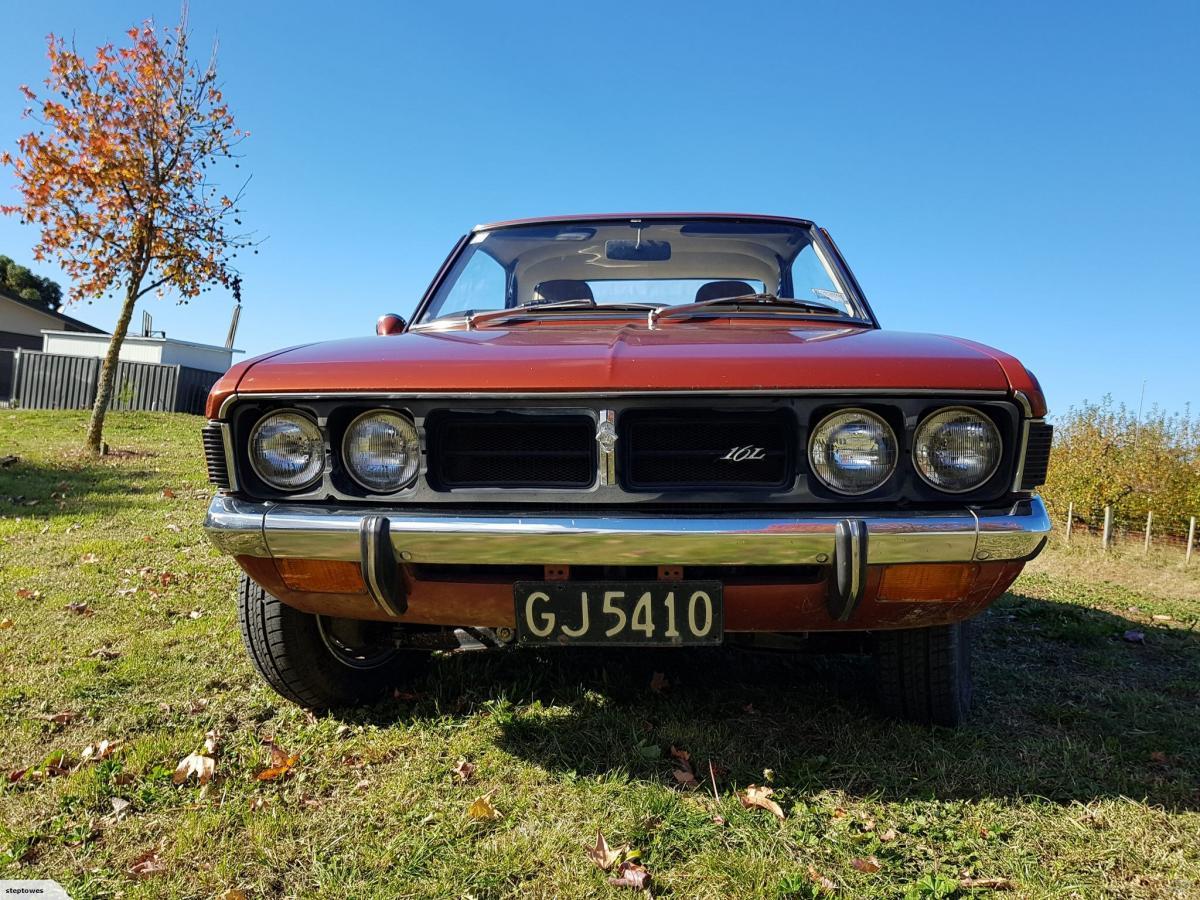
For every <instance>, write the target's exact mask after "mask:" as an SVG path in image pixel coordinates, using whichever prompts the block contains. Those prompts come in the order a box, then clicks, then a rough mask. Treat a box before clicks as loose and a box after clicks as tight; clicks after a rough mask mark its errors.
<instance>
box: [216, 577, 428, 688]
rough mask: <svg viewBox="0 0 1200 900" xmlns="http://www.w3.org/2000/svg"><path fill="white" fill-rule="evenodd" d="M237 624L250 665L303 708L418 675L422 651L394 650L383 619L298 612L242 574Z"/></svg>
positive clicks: (389, 628) (423, 657)
mask: <svg viewBox="0 0 1200 900" xmlns="http://www.w3.org/2000/svg"><path fill="white" fill-rule="evenodd" d="M238 623H239V624H240V625H241V631H242V641H243V643H244V644H245V645H246V651H247V653H248V654H249V656H250V661H251V662H252V663H254V668H256V669H257V670H258V673H259V674H260V675H262V677H263V680H265V681H266V682H267V684H269V685H270V686H271V687H272V688H274V689H275V691H276V692H277V693H279V694H280V696H282V697H284V698H285V699H287V700H291V701H292V702H293V703H296V704H298V705H300V706H303V707H306V708H308V709H329V708H331V707H337V706H351V705H353V704H356V703H362V702H369V701H371V700H374V699H376V698H378V697H379V696H380V695H382V694H383V693H384V692H385V691H387V689H388V688H390V687H392V686H394V685H396V684H399V683H401V682H408V681H410V680H411V679H412V678H413V677H414V676H415V675H417V674H419V672H420V670H421V668H422V667H423V665H424V664H425V663H426V662H427V661H428V659H429V654H428V652H426V651H421V650H408V649H397V648H396V647H395V646H394V643H393V642H392V640H391V637H392V629H393V626H391V625H389V624H388V623H386V622H365V621H362V622H360V621H356V620H351V619H331V618H328V617H324V616H315V615H312V614H310V613H304V612H301V611H300V610H298V609H295V608H293V607H291V606H288V605H287V604H286V603H283V602H281V601H279V600H278V599H276V598H275V597H273V596H271V595H270V594H268V593H267V592H266V591H265V590H263V588H262V587H261V586H260V585H259V584H257V583H255V582H254V581H251V580H250V578H249V577H247V576H246V575H242V577H241V580H240V581H239V582H238Z"/></svg>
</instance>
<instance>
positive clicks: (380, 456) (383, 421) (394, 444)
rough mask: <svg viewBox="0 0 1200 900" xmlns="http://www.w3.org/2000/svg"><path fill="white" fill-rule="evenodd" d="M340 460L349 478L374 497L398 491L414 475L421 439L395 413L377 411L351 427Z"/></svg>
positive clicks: (358, 420)
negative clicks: (344, 465) (374, 495)
mask: <svg viewBox="0 0 1200 900" xmlns="http://www.w3.org/2000/svg"><path fill="white" fill-rule="evenodd" d="M342 460H343V461H344V462H345V464H346V471H347V472H349V473H350V477H351V478H353V479H354V480H355V481H357V482H358V483H359V484H360V485H362V486H363V487H365V488H366V489H367V490H368V491H371V492H373V493H376V494H390V493H393V492H395V491H398V490H400V488H402V487H404V486H405V485H406V484H408V483H409V482H410V481H412V480H413V478H415V477H416V475H417V467H418V466H419V465H420V462H421V439H420V438H419V437H418V435H417V428H416V426H415V425H413V423H412V422H410V421H409V420H408V419H406V418H405V417H404V416H402V415H399V414H398V413H394V412H389V411H388V410H384V409H376V410H372V411H371V412H366V413H363V414H362V415H361V416H359V417H358V418H357V419H355V420H354V421H353V422H351V423H350V427H349V428H347V429H346V436H345V437H344V438H343V439H342Z"/></svg>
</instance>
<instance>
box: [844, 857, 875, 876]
mask: <svg viewBox="0 0 1200 900" xmlns="http://www.w3.org/2000/svg"><path fill="white" fill-rule="evenodd" d="M850 865H852V866H853V867H854V868H856V869H858V871H860V872H866V873H867V874H868V875H869V874H871V873H872V872H878V871H879V870H880V869H881V868H883V867H882V866H881V865H880V864H879V860H878V859H877V858H875V857H874V856H868V857H866V858H865V859H863V858H861V857H855V858H854V859H852V860H850Z"/></svg>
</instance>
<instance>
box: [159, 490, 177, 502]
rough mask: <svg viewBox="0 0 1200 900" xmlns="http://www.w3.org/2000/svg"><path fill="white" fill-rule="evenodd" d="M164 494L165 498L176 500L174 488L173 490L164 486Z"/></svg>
mask: <svg viewBox="0 0 1200 900" xmlns="http://www.w3.org/2000/svg"><path fill="white" fill-rule="evenodd" d="M162 495H163V498H164V499H166V500H174V499H175V492H174V491H173V490H171V489H170V488H163V491H162Z"/></svg>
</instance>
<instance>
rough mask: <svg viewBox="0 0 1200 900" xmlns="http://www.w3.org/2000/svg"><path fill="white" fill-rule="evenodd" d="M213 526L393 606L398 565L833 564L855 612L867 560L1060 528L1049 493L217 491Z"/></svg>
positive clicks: (235, 545)
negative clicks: (524, 511)
mask: <svg viewBox="0 0 1200 900" xmlns="http://www.w3.org/2000/svg"><path fill="white" fill-rule="evenodd" d="M204 527H205V530H206V531H207V532H208V535H209V537H210V538H211V539H212V542H213V543H214V544H216V546H217V547H218V548H219V549H221V550H223V551H224V552H226V553H230V554H233V555H235V556H255V557H264V558H266V557H269V558H274V559H321V560H344V561H347V562H356V563H358V564H359V565H360V567H361V570H362V576H363V581H364V583H365V584H366V586H367V590H368V592H369V593H370V594H371V596H372V597H373V598H374V599H375V602H376V603H377V604H378V605H379V606H380V608H381V609H383V610H384V611H385V612H387V613H388V614H389V615H393V616H402V615H403V614H404V612H405V610H406V609H407V598H406V596H405V592H404V591H405V589H404V586H403V580H402V579H400V578H399V577H398V572H399V564H400V563H402V562H414V563H454V564H465V565H471V564H477V565H484V564H490V563H500V564H510V565H511V564H535V565H542V564H547V565H609V566H615V565H691V566H695V565H829V566H831V567H832V574H831V576H830V578H829V585H830V599H829V611H830V614H831V615H832V616H833V617H834V618H836V619H838V620H840V621H846V620H847V619H848V618H849V617H850V615H851V614H852V613H853V611H854V609H855V607H856V606H857V604H858V602H859V600H860V599H861V598H862V596H863V590H864V586H865V584H866V578H867V566H868V565H881V564H882V565H886V564H895V563H955V562H957V563H965V562H973V561H977V560H978V561H984V560H988V561H993V560H1020V559H1028V558H1030V557H1032V556H1034V555H1036V554H1037V553H1038V551H1039V550H1041V548H1042V545H1043V544H1044V543H1045V540H1046V535H1047V534H1048V533H1049V532H1050V519H1049V517H1048V516H1047V515H1046V507H1045V506H1044V505H1043V503H1042V501H1041V500H1040V499H1039V498H1037V497H1034V498H1032V499H1030V500H1022V501H1020V502H1018V503H1016V504H1015V505H1014V506H1013V507H1012V508H1011V509H1009V510H1007V511H1005V512H1003V513H989V514H986V515H981V514H980V513H978V512H976V511H975V510H972V509H968V508H963V510H962V511H961V512H955V513H949V514H947V513H937V514H921V513H911V512H909V513H905V514H894V515H892V514H877V515H871V516H853V517H847V516H803V517H797V516H787V515H777V516H761V515H757V516H736V515H729V516H662V515H653V514H645V513H643V514H641V515H634V514H626V515H620V516H611V515H596V516H525V515H519V514H515V513H513V514H509V515H493V516H468V515H460V516H455V515H446V514H431V513H416V512H410V511H406V510H403V509H374V510H363V511H356V510H354V509H348V508H346V507H317V506H294V505H285V504H277V503H258V502H251V501H245V500H238V499H235V498H233V497H230V496H227V495H224V494H218V495H217V496H216V497H214V498H213V501H212V503H211V504H210V505H209V508H208V517H207V518H206V519H205V522H204Z"/></svg>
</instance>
